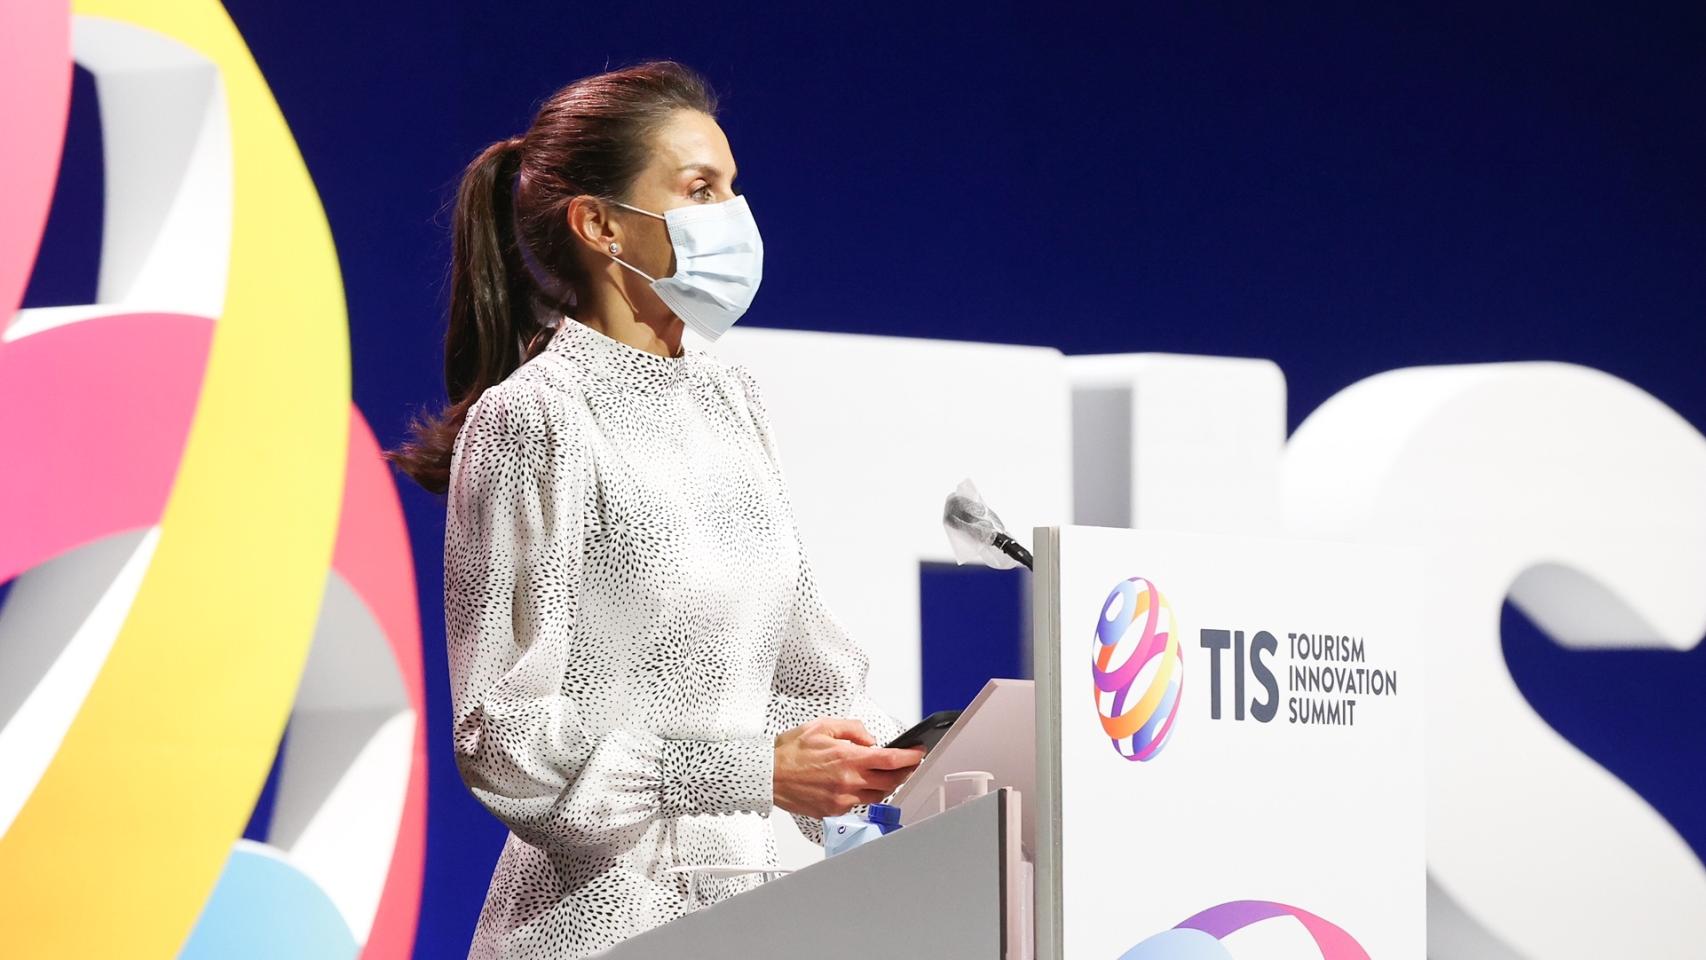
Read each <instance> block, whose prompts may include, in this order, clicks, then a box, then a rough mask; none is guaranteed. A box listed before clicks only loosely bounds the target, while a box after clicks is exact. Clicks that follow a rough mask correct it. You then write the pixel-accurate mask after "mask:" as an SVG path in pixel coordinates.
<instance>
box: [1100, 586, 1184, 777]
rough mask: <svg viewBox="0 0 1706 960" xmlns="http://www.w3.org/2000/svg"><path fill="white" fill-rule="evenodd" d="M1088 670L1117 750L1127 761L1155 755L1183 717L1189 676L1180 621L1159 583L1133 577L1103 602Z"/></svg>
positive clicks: (1104, 721) (1150, 757) (1105, 725)
mask: <svg viewBox="0 0 1706 960" xmlns="http://www.w3.org/2000/svg"><path fill="white" fill-rule="evenodd" d="M1090 674H1091V676H1092V677H1093V678H1094V680H1095V696H1096V711H1097V713H1099V714H1101V717H1102V730H1103V731H1105V732H1106V733H1107V735H1108V738H1109V739H1110V740H1112V741H1113V745H1114V749H1115V750H1116V751H1118V752H1119V755H1120V756H1122V757H1125V758H1126V759H1127V760H1149V759H1152V758H1154V757H1155V755H1156V754H1158V753H1160V752H1161V748H1162V747H1163V746H1166V744H1167V735H1168V734H1169V733H1171V732H1172V730H1173V720H1174V718H1175V717H1177V716H1178V715H1179V695H1180V692H1181V690H1182V683H1183V680H1184V676H1185V663H1184V659H1183V657H1182V655H1181V652H1180V649H1179V625H1178V622H1177V621H1176V620H1175V619H1174V617H1173V608H1172V606H1171V605H1170V604H1168V602H1167V598H1166V596H1164V595H1163V594H1162V593H1161V591H1160V590H1159V589H1157V588H1156V586H1155V584H1153V583H1151V582H1149V581H1148V580H1145V579H1143V578H1142V577H1132V578H1131V579H1129V580H1123V581H1121V582H1120V583H1118V584H1116V585H1115V586H1114V589H1113V590H1112V591H1111V592H1110V593H1109V594H1108V597H1107V599H1106V600H1103V601H1102V613H1101V616H1099V617H1098V618H1097V619H1096V642H1095V644H1094V645H1093V646H1092V647H1091V648H1090Z"/></svg>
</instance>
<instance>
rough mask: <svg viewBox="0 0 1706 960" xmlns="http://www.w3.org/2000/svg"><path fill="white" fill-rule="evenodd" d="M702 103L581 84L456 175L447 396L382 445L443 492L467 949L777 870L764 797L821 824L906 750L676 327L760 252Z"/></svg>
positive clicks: (642, 915) (713, 385) (605, 83)
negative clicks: (475, 833)
mask: <svg viewBox="0 0 1706 960" xmlns="http://www.w3.org/2000/svg"><path fill="white" fill-rule="evenodd" d="M715 114H716V103H715V99H714V97H713V95H712V94H711V92H710V91H709V90H708V89H707V87H706V85H705V83H704V82H703V81H702V80H701V79H700V78H699V77H698V76H696V75H695V74H694V73H693V72H692V71H690V70H688V69H687V68H685V67H682V66H680V65H678V64H674V63H669V62H654V63H645V64H641V65H639V66H635V67H631V68H628V69H624V70H618V71H614V72H611V73H605V74H600V75H597V76H592V77H587V78H585V79H582V80H579V81H577V82H575V83H572V84H570V85H569V86H567V87H565V88H563V89H562V90H560V91H558V92H557V93H556V94H555V95H554V96H552V97H551V98H550V99H549V100H548V101H546V103H545V104H544V106H543V107H541V108H540V110H539V113H538V115H537V116H536V117H535V118H534V120H533V123H532V125H531V126H530V127H529V129H528V130H527V132H526V133H525V134H524V135H523V136H520V137H516V138H513V139H510V140H505V141H502V142H499V143H495V144H493V145H491V146H490V147H488V148H487V149H486V150H485V152H484V153H482V154H481V155H480V156H479V157H478V158H477V159H476V160H475V161H474V162H473V163H472V164H471V165H470V166H469V168H468V170H467V172H466V173H465V174H464V176H463V179H462V184H461V188H460V190H459V192H458V196H457V200H456V211H455V218H454V254H453V257H454V263H453V266H452V275H451V306H450V327H449V331H448V333H447V335H446V338H445V380H446V385H447V387H448V390H449V395H450V398H451V404H450V406H449V407H448V408H447V409H446V410H445V411H444V413H443V414H442V415H441V416H440V417H439V418H436V419H430V420H426V421H423V422H418V423H417V424H416V425H415V437H414V438H413V440H412V441H411V442H410V443H409V444H407V445H405V446H404V447H403V448H402V449H401V450H399V451H397V452H395V453H393V454H392V457H393V459H394V460H396V461H397V462H398V463H399V464H400V465H401V466H402V467H403V468H404V469H405V470H407V471H408V472H409V473H410V474H411V475H412V476H413V477H414V478H415V479H416V480H418V481H419V482H420V483H421V484H422V485H423V486H426V487H427V488H429V489H433V490H438V491H444V492H447V493H448V502H447V515H446V519H445V544H444V573H445V578H444V611H445V628H446V632H447V640H448V644H449V655H450V674H451V695H452V700H453V703H452V706H453V709H454V715H455V727H454V735H455V750H456V760H457V764H458V766H459V768H460V769H461V772H462V776H463V779H464V781H465V782H466V783H467V784H468V787H469V788H470V789H471V790H472V791H473V793H474V795H475V796H476V797H478V798H479V799H480V801H481V803H483V804H484V805H485V806H486V807H487V808H488V809H489V810H491V811H492V813H494V814H496V815H497V816H498V818H499V819H501V820H502V821H503V822H504V823H505V824H506V825H507V826H508V827H509V829H510V836H509V837H508V839H507V840H506V842H505V844H504V849H503V853H502V855H501V856H500V857H499V859H498V864H497V868H496V871H495V872H494V874H493V877H492V883H491V887H490V890H489V891H488V893H487V896H486V902H485V906H484V908H483V909H482V911H481V914H480V920H479V924H478V927H477V930H476V932H475V935H474V943H473V947H472V949H471V951H470V956H475V957H552V958H567V957H582V956H586V955H587V954H590V953H592V952H594V951H596V950H599V949H601V948H604V947H608V946H610V945H611V944H613V943H616V942H618V941H620V940H622V939H625V938H627V937H630V936H632V935H634V934H637V933H640V932H642V931H644V930H647V929H649V928H651V927H653V926H656V925H658V924H661V923H664V922H665V921H668V920H670V919H672V918H674V917H676V916H678V915H680V914H681V913H683V912H685V911H686V910H687V908H688V902H689V900H688V897H689V890H688V888H687V880H686V879H685V878H684V877H682V876H680V875H678V874H676V873H674V872H672V868H675V867H677V866H681V865H691V864H712V863H767V864H768V863H774V857H775V845H774V844H775V841H774V837H773V835H772V834H771V829H770V822H769V818H768V814H769V811H770V810H771V808H772V805H774V806H778V807H781V808H782V809H783V810H786V811H788V812H789V813H790V814H792V815H793V816H794V817H795V819H796V821H797V822H798V823H799V824H800V826H801V828H802V829H803V830H805V831H806V832H807V834H808V835H809V836H812V837H814V838H817V837H820V836H821V826H820V824H819V822H818V818H821V817H824V816H829V815H834V814H840V813H845V812H847V811H848V810H849V809H851V808H852V807H854V806H855V805H857V804H862V803H869V802H873V801H876V800H880V799H882V798H883V797H885V796H887V795H888V794H889V793H891V792H892V791H893V790H894V788H895V787H896V786H898V785H899V784H900V782H901V781H902V780H904V779H905V777H906V776H907V774H908V773H909V772H910V771H911V769H912V768H913V767H915V766H916V765H917V763H918V761H919V759H920V758H921V757H922V754H921V753H920V752H919V751H916V750H891V749H887V748H883V747H879V746H876V744H878V743H882V742H886V741H887V740H889V739H890V738H892V737H893V736H894V735H895V734H896V733H897V732H899V730H900V724H898V723H896V722H895V720H894V719H893V718H892V717H890V716H889V715H888V714H886V713H885V712H884V711H883V710H882V709H881V708H879V707H878V706H877V705H876V704H875V703H873V702H872V701H871V699H870V698H869V697H868V696H867V695H866V693H865V689H864V681H865V672H866V659H865V656H864V654H863V653H862V652H861V650H860V648H859V647H858V646H857V645H856V644H855V643H854V642H853V641H852V640H850V639H849V638H848V637H847V635H846V634H845V633H844V632H843V631H842V629H841V628H840V626H839V625H838V624H837V622H836V621H835V619H834V618H833V617H832V616H831V615H830V613H829V612H828V611H827V610H826V609H825V608H824V605H823V602H822V599H821V598H820V597H819V595H818V593H817V590H816V587H815V586H814V584H813V580H812V573H811V568H810V567H809V565H808V563H807V559H806V555H805V552H804V550H803V549H802V547H801V544H800V541H799V535H798V532H797V529H796V527H795V523H794V518H793V516H792V513H791V509H790V506H789V501H788V495H787V489H786V485H785V483H784V480H783V476H782V471H781V468H780V466H779V465H778V462H777V459H776V449H775V441H774V438H773V437H772V435H771V431H770V426H769V422H768V420H767V419H766V416H765V411H764V405H763V403H762V401H761V399H760V396H759V393H758V389H757V385H756V384H755V383H754V382H753V379H752V377H751V375H750V374H749V373H747V371H745V370H744V369H742V368H741V367H739V366H736V365H733V364H729V363H724V362H722V361H719V360H717V359H716V358H715V357H713V356H712V355H710V354H707V353H703V352H701V351H698V350H687V349H684V348H683V347H682V345H681V338H682V333H683V330H684V328H685V327H686V326H692V327H694V329H695V330H696V332H698V333H700V334H703V335H705V336H707V337H709V338H712V339H715V338H716V337H717V336H718V335H719V334H720V333H721V332H722V331H723V330H725V329H726V328H727V327H728V325H729V324H730V323H733V322H734V321H735V320H736V319H737V318H738V317H739V316H740V314H741V313H742V311H744V309H745V308H746V305H747V304H748V303H749V302H750V301H751V299H752V296H753V294H754V292H755V291H756V290H757V287H758V283H759V278H760V272H761V267H762V255H763V245H762V242H761V240H760V239H759V235H758V232H757V229H756V227H755V226H754V224H753V223H752V220H751V216H750V214H749V213H748V212H747V207H746V201H745V199H744V198H742V197H740V196H739V195H738V193H737V191H736V190H735V187H734V180H735V172H736V171H735V163H734V157H733V156H732V155H731V153H730V150H729V145H728V140H727V138H726V137H725V136H724V135H723V131H722V129H721V128H720V127H719V126H718V125H717V122H716V120H715ZM750 884H751V881H750V880H734V881H726V882H724V883H723V884H722V885H721V886H720V887H719V888H718V889H717V890H715V891H712V892H711V894H710V896H711V898H716V897H719V896H726V895H729V894H732V893H735V892H739V891H740V890H742V889H745V888H746V887H747V886H749V885H750Z"/></svg>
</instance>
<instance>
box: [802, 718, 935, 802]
mask: <svg viewBox="0 0 1706 960" xmlns="http://www.w3.org/2000/svg"><path fill="white" fill-rule="evenodd" d="M876 742H877V741H876V738H875V737H873V736H871V734H870V732H869V731H867V730H866V729H865V725H864V724H862V723H860V722H859V721H857V720H849V719H846V718H843V717H823V718H820V719H817V720H813V721H812V722H811V723H807V724H802V725H800V726H798V727H795V728H793V729H792V730H785V731H783V732H782V733H780V734H778V735H777V737H776V776H775V787H774V792H775V800H776V805H777V806H778V807H781V808H782V809H783V810H786V811H788V812H789V813H797V814H799V815H801V816H803V817H834V816H839V815H840V814H843V813H846V812H847V811H848V810H851V809H852V808H853V807H854V806H855V805H857V804H861V803H877V802H878V801H880V800H882V799H883V798H884V797H886V796H888V795H889V794H891V793H893V792H894V790H895V788H896V787H898V786H900V784H901V782H902V781H904V780H905V779H906V778H907V776H908V775H909V774H911V773H912V770H913V768H915V767H917V766H918V763H919V761H921V760H923V759H924V751H923V750H916V749H904V750H891V749H889V748H888V747H879V746H875V744H876Z"/></svg>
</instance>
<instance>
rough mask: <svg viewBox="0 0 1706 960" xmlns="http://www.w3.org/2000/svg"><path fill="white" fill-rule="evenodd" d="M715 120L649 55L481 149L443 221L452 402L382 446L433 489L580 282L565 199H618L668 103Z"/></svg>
mask: <svg viewBox="0 0 1706 960" xmlns="http://www.w3.org/2000/svg"><path fill="white" fill-rule="evenodd" d="M682 109H686V110H697V111H700V112H701V113H706V114H710V115H712V116H715V115H716V112H717V101H716V96H715V94H713V93H712V92H711V90H710V88H709V86H707V85H706V83H705V81H704V79H703V78H701V77H700V76H699V75H698V74H696V73H694V72H693V71H692V70H690V69H689V68H687V67H684V66H682V65H681V64H679V63H674V62H671V61H667V60H663V61H652V62H648V63H641V64H637V65H635V66H632V67H627V68H624V69H622V70H614V71H611V72H609V73H601V74H597V75H594V76H591V77H585V78H582V79H580V80H576V81H575V82H574V83H571V84H569V85H568V86H566V87H564V88H562V89H561V90H558V91H557V92H556V93H555V94H553V95H552V96H551V98H550V99H549V100H547V101H545V103H544V105H543V106H541V107H540V108H539V113H538V114H537V115H536V116H535V117H534V118H533V123H532V125H531V126H529V128H528V130H527V133H526V134H524V135H523V136H520V137H512V138H510V139H508V140H500V141H498V142H497V143H494V144H492V145H491V146H489V147H487V148H486V149H485V150H484V151H482V152H481V153H480V155H479V156H478V157H476V158H474V162H473V163H470V164H469V165H468V169H467V170H465V171H464V172H463V174H462V182H461V185H460V186H459V187H458V188H457V191H456V206H455V212H454V214H453V215H452V223H451V234H452V243H451V263H450V318H449V326H448V328H447V329H446V331H445V335H444V386H445V392H446V393H447V394H448V395H449V403H448V404H447V405H446V406H445V407H444V409H443V410H441V411H440V412H439V413H437V414H426V413H422V414H420V415H418V416H416V417H415V419H414V421H413V422H412V423H411V424H410V434H411V436H410V438H409V439H408V440H406V441H405V442H404V443H402V444H401V445H399V446H398V447H397V448H395V449H392V450H387V451H385V458H386V459H388V460H390V461H391V462H393V463H395V464H396V465H397V466H398V467H399V468H400V469H401V470H402V471H403V472H405V473H407V474H408V475H409V476H410V477H413V478H414V480H415V482H416V483H419V484H420V485H421V486H423V487H425V488H426V489H428V490H431V491H433V492H434V493H443V492H445V489H446V487H447V486H448V485H449V477H450V454H451V450H452V449H453V447H454V444H455V441H456V435H457V433H458V432H460V431H461V429H462V421H463V418H464V417H465V416H466V415H467V413H468V408H469V407H471V406H473V405H474V401H475V400H478V399H479V398H480V394H482V393H484V392H485V391H486V388H487V387H490V386H492V385H494V384H496V383H499V382H501V381H502V380H503V379H504V378H505V377H507V376H509V375H510V374H511V373H513V372H514V371H515V369H516V368H517V367H519V366H521V364H523V363H525V362H526V361H527V360H528V359H530V358H531V357H532V356H534V355H535V354H537V353H538V352H539V351H540V350H541V349H543V347H544V345H545V343H547V342H548V341H549V337H550V330H551V328H550V327H549V326H548V325H547V324H548V323H549V322H551V321H554V320H555V319H556V317H557V315H559V314H560V313H562V312H563V311H564V310H567V309H569V308H571V307H572V306H573V305H574V303H575V300H576V297H575V290H576V288H577V287H579V286H580V285H582V284H584V283H585V279H584V277H583V276H582V270H581V269H580V267H579V265H578V261H577V260H576V259H575V253H574V246H573V243H572V237H571V234H570V232H569V224H568V206H569V201H571V200H573V199H574V198H575V197H576V196H579V195H581V194H590V195H592V196H596V197H603V198H605V199H612V200H615V199H623V198H625V197H626V195H627V192H628V189H629V188H630V187H631V186H632V185H633V182H634V180H635V178H637V177H638V176H639V174H640V172H641V171H642V170H644V169H645V166H646V163H647V161H648V160H649V159H650V151H651V144H650V135H651V133H652V131H653V130H655V129H656V128H657V126H658V125H659V124H661V123H662V122H663V121H664V120H665V119H667V118H668V117H669V115H670V114H671V113H673V112H675V111H676V110H682Z"/></svg>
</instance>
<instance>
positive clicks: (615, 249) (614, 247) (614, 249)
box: [610, 243, 622, 253]
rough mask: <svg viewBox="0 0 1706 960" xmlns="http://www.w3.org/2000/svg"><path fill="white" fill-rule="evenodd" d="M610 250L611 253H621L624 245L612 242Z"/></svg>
mask: <svg viewBox="0 0 1706 960" xmlns="http://www.w3.org/2000/svg"><path fill="white" fill-rule="evenodd" d="M610 252H611V253H621V252H622V245H621V244H620V243H612V244H611V245H610Z"/></svg>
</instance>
